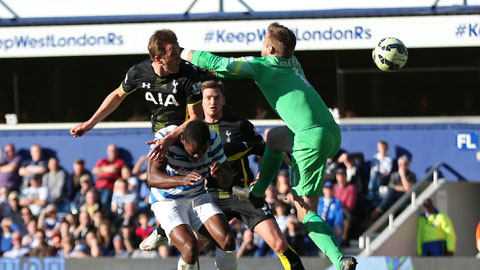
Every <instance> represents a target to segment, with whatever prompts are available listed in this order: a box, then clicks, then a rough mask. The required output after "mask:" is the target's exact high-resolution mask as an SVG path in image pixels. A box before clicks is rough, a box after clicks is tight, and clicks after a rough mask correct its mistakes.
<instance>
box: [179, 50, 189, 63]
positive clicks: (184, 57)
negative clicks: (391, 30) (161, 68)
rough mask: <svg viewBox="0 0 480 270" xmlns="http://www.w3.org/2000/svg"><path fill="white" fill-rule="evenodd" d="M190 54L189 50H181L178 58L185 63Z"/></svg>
mask: <svg viewBox="0 0 480 270" xmlns="http://www.w3.org/2000/svg"><path fill="white" fill-rule="evenodd" d="M189 53H190V50H189V49H183V51H182V53H181V54H180V58H182V59H183V60H185V61H187V60H188V59H187V58H188V54H189Z"/></svg>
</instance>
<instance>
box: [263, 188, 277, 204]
mask: <svg viewBox="0 0 480 270" xmlns="http://www.w3.org/2000/svg"><path fill="white" fill-rule="evenodd" d="M277 195H278V192H277V187H276V186H275V185H272V184H270V185H269V186H268V187H267V190H265V202H266V203H268V206H269V207H270V209H273V207H274V205H275V203H276V202H277V201H278V199H277Z"/></svg>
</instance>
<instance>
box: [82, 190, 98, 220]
mask: <svg viewBox="0 0 480 270" xmlns="http://www.w3.org/2000/svg"><path fill="white" fill-rule="evenodd" d="M98 210H100V203H99V202H98V196H97V191H96V190H95V189H89V190H88V191H87V193H86V194H85V203H84V204H83V205H82V206H81V207H80V211H81V212H82V211H87V213H88V214H89V215H90V217H91V218H93V215H95V212H97V211H98Z"/></svg>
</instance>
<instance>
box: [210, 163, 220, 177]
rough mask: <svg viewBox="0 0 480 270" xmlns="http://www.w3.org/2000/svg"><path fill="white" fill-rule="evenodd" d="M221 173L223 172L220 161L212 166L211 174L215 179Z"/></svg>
mask: <svg viewBox="0 0 480 270" xmlns="http://www.w3.org/2000/svg"><path fill="white" fill-rule="evenodd" d="M221 172H222V169H221V166H220V163H219V162H218V161H216V162H214V163H212V165H210V174H211V175H212V176H213V177H217V176H218V175H219V174H220V173H221Z"/></svg>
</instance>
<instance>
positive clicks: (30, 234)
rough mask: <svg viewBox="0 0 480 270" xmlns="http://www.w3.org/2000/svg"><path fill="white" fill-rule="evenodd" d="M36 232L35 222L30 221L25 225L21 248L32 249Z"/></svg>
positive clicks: (33, 220)
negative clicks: (25, 229) (25, 231)
mask: <svg viewBox="0 0 480 270" xmlns="http://www.w3.org/2000/svg"><path fill="white" fill-rule="evenodd" d="M37 231H38V229H37V220H36V219H31V220H30V221H29V222H28V224H27V233H26V234H25V235H24V236H23V239H22V246H25V247H29V248H32V247H33V242H34V240H35V234H36V233H37Z"/></svg>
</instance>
